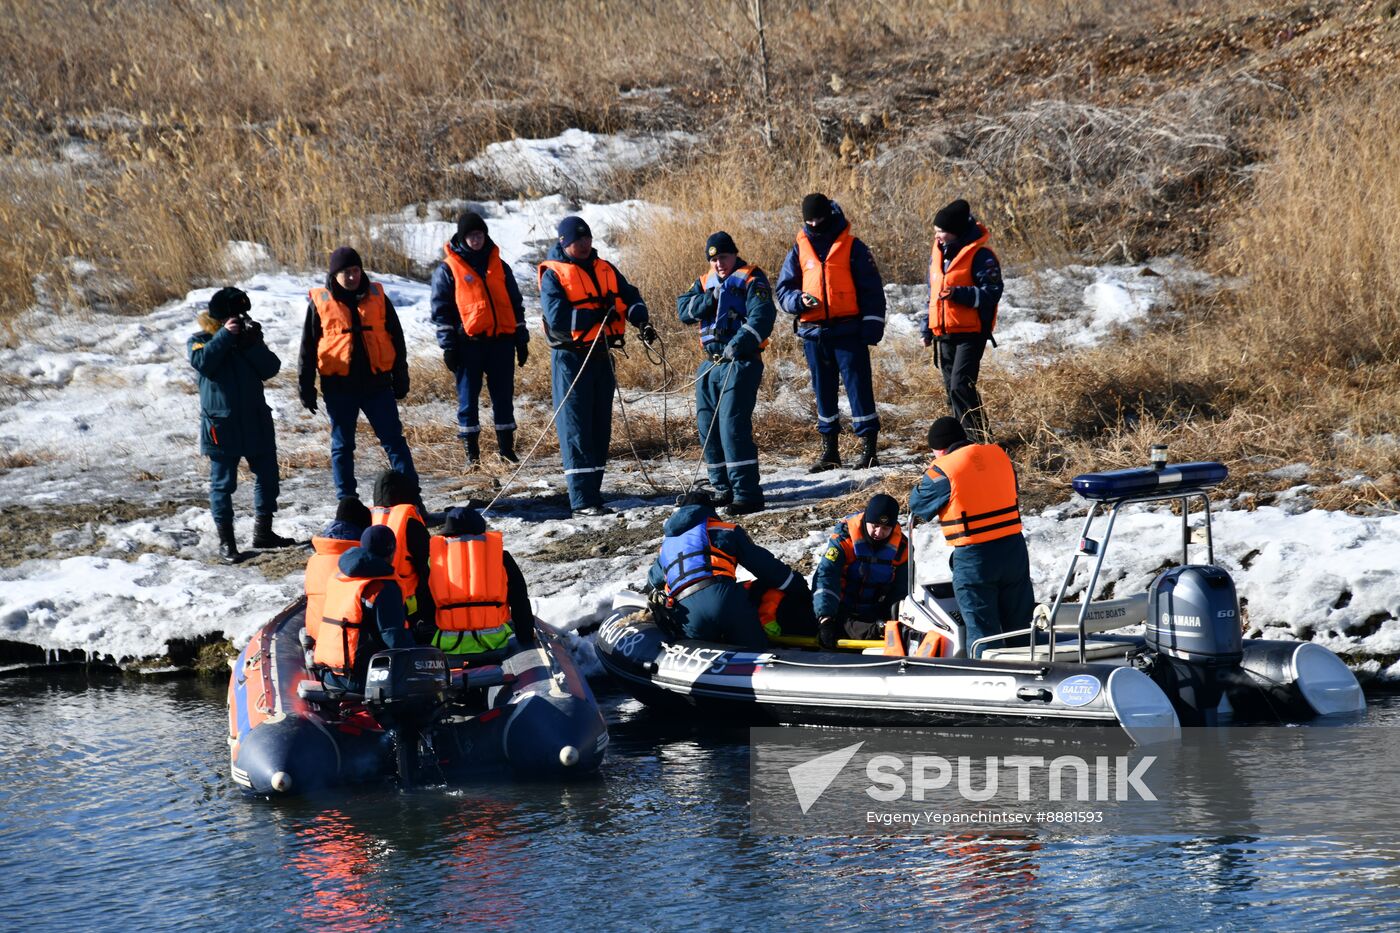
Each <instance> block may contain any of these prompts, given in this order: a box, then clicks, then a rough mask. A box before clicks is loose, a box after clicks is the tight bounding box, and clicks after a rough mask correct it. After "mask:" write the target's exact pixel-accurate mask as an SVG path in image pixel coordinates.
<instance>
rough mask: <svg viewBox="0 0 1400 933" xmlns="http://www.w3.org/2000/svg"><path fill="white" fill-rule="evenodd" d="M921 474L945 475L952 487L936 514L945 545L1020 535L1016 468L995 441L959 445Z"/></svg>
mask: <svg viewBox="0 0 1400 933" xmlns="http://www.w3.org/2000/svg"><path fill="white" fill-rule="evenodd" d="M935 468H937V469H936V470H935ZM938 471H942V472H941V475H940V473H939V472H938ZM926 475H927V476H928V477H929V478H930V479H940V478H946V479H947V480H948V484H949V486H950V487H951V492H952V496H951V498H949V500H948V504H947V505H945V506H943V508H942V510H941V511H940V512H939V513H938V518H939V522H938V524H939V525H940V526H942V528H943V537H945V538H947V539H948V543H949V544H951V545H953V546H954V547H961V546H962V545H964V544H981V543H982V542H983V541H995V540H996V539H997V538H1006V537H1010V536H1011V535H1014V534H1020V533H1021V506H1020V501H1019V500H1018V499H1017V496H1016V470H1015V468H1013V467H1012V466H1011V458H1010V457H1008V456H1007V455H1006V451H1004V450H1002V449H1001V448H1000V447H998V446H997V445H996V444H968V445H967V446H966V447H959V448H958V449H957V450H955V451H953V452H952V453H947V454H944V455H943V456H941V457H939V458H938V459H936V460H934V461H933V463H931V464H929V468H928V470H927V472H926Z"/></svg>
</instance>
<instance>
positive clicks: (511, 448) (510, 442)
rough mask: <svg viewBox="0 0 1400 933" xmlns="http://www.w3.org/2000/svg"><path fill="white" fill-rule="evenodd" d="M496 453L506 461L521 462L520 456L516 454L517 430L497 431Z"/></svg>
mask: <svg viewBox="0 0 1400 933" xmlns="http://www.w3.org/2000/svg"><path fill="white" fill-rule="evenodd" d="M496 453H497V454H499V455H500V458H501V459H502V460H504V461H505V462H506V463H519V462H520V458H519V457H517V456H516V455H515V432H514V431H497V432H496Z"/></svg>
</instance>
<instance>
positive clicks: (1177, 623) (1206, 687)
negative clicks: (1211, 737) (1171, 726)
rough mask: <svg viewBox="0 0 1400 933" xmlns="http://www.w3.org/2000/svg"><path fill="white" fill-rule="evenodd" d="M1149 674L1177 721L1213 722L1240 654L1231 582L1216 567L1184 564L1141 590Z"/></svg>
mask: <svg viewBox="0 0 1400 933" xmlns="http://www.w3.org/2000/svg"><path fill="white" fill-rule="evenodd" d="M1146 640H1147V645H1148V647H1149V648H1152V649H1153V650H1155V651H1156V652H1157V653H1158V659H1157V664H1156V665H1155V667H1154V669H1153V671H1152V674H1153V679H1154V680H1156V681H1157V684H1158V686H1160V687H1161V688H1162V690H1163V691H1164V692H1165V693H1166V694H1167V696H1169V697H1170V698H1171V700H1172V705H1173V706H1175V707H1176V708H1177V715H1178V716H1179V717H1180V718H1181V724H1182V725H1183V726H1213V725H1215V724H1216V708H1217V707H1218V706H1219V705H1220V697H1221V695H1222V693H1223V692H1224V688H1225V682H1226V681H1227V680H1228V679H1229V678H1230V676H1231V672H1233V671H1235V670H1236V669H1237V668H1238V667H1239V666H1240V659H1241V658H1243V657H1244V638H1243V636H1242V634H1241V631H1240V605H1239V599H1238V598H1237V597H1236V595H1235V582H1234V581H1233V580H1231V579H1230V575H1229V574H1228V573H1226V572H1225V571H1224V570H1221V569H1220V568H1219V567H1212V566H1203V565H1195V564H1190V565H1187V566H1185V567H1174V568H1172V569H1171V570H1167V571H1164V572H1163V573H1161V574H1159V575H1158V577H1157V579H1156V580H1153V581H1152V585H1151V586H1150V587H1149V588H1148V590H1147V631H1146Z"/></svg>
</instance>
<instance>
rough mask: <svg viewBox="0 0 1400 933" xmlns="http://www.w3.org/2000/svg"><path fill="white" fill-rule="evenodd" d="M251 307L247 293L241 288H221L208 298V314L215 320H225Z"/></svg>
mask: <svg viewBox="0 0 1400 933" xmlns="http://www.w3.org/2000/svg"><path fill="white" fill-rule="evenodd" d="M252 307H253V304H252V302H250V301H249V300H248V293H247V292H245V291H243V289H241V288H233V287H231V286H230V287H228V288H221V289H219V290H218V291H217V292H215V293H214V294H213V295H212V296H210V298H209V316H210V317H211V318H213V319H214V320H216V321H227V320H228V319H229V318H231V317H236V316H238V315H240V314H244V313H246V312H247V311H248V310H249V309H251V308H252Z"/></svg>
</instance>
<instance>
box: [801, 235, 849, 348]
mask: <svg viewBox="0 0 1400 933" xmlns="http://www.w3.org/2000/svg"><path fill="white" fill-rule="evenodd" d="M855 240H856V238H855V237H853V236H851V228H850V227H849V226H847V227H846V229H845V230H842V231H841V233H840V234H838V235H837V237H836V239H835V240H832V242H831V249H829V250H827V252H826V259H819V258H817V251H816V250H815V249H814V248H813V247H812V241H811V240H810V239H808V238H807V231H806V230H799V231H798V232H797V263H798V265H799V266H800V267H801V268H802V290H803V291H804V292H806V293H807V294H809V295H811V296H813V297H814V298H816V299H818V300H819V301H820V302H821V303H820V304H818V305H817V306H816V307H815V308H807V309H805V310H803V311H802V312H801V313H799V314H798V315H797V319H798V320H799V321H801V322H803V323H804V324H813V323H819V324H826V323H828V322H830V321H836V320H840V319H842V318H848V317H856V316H857V315H859V314H860V306H859V305H858V304H857V303H856V283H855V279H854V277H853V276H852V275H851V248H852V245H853V244H854V243H855Z"/></svg>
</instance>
